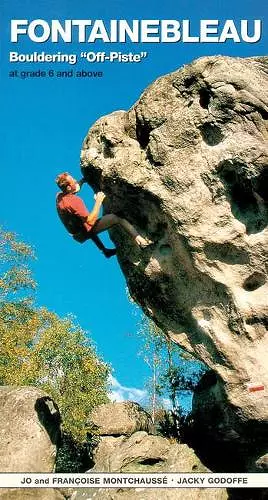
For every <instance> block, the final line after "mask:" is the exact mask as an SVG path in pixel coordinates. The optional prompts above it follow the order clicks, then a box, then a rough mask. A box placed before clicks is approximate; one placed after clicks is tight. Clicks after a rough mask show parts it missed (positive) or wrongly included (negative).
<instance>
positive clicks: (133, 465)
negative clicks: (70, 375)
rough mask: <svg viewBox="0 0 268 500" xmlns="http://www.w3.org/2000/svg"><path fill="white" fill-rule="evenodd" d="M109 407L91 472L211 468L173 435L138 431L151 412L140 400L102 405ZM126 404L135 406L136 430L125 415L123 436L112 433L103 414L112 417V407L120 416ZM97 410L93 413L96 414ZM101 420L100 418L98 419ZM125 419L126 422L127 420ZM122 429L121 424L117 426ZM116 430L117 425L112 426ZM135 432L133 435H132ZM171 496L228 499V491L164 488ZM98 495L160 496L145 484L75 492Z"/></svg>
mask: <svg viewBox="0 0 268 500" xmlns="http://www.w3.org/2000/svg"><path fill="white" fill-rule="evenodd" d="M102 406H103V407H104V406H105V407H106V408H101V407H100V414H101V415H102V418H101V419H99V420H101V422H102V423H101V426H100V427H99V429H100V434H102V432H101V428H103V434H104V435H101V437H100V442H99V444H98V446H97V448H96V449H95V452H94V456H93V461H94V463H95V465H94V467H93V468H92V469H90V471H89V472H114V473H119V472H122V473H135V472H136V473H145V472H147V473H150V474H151V473H157V472H158V473H159V472H164V473H165V472H167V473H168V472H196V473H202V472H210V471H209V470H208V469H207V468H206V467H204V465H203V464H202V463H201V462H200V460H199V459H198V458H197V456H196V455H195V454H194V452H193V450H192V449H191V448H189V447H188V446H187V445H186V444H177V443H174V442H171V441H170V440H169V439H166V438H163V437H161V436H152V435H149V434H148V433H147V432H145V431H135V428H138V427H139V425H140V414H141V413H142V412H143V413H144V414H145V415H147V414H146V413H145V412H144V410H142V408H141V407H140V406H139V405H138V404H137V403H132V402H127V405H126V404H124V405H122V403H113V405H112V409H111V410H110V407H111V405H110V404H107V405H102ZM126 408H127V409H128V412H129V409H130V408H132V410H133V408H134V409H135V412H133V414H132V416H131V423H132V428H133V429H134V430H133V431H132V432H131V431H130V425H129V421H128V420H127V419H126V418H125V417H124V419H121V421H120V428H121V429H122V434H123V435H121V436H114V435H112V436H108V435H107V426H106V424H105V422H104V418H103V416H104V415H105V421H106V419H109V418H108V415H109V410H110V415H111V419H112V417H114V419H115V420H116V418H118V417H117V416H116V413H117V409H118V414H119V416H120V415H122V412H123V414H125V412H126ZM94 414H95V412H94V413H93V415H94ZM135 414H136V419H137V420H136V426H135V425H133V424H134V422H135ZM97 420H98V419H97ZM123 421H124V424H123ZM117 429H118V427H117ZM112 430H113V431H114V428H113V429H112ZM129 434H131V435H129ZM162 495H163V498H168V499H170V500H173V499H174V500H175V499H180V498H181V499H184V498H186V499H188V498H189V499H193V498H194V499H204V500H205V499H211V500H212V499H213V500H214V499H217V500H224V499H226V498H227V493H226V490H225V489H221V490H217V489H196V490H192V491H191V490H185V489H183V490H178V489H170V490H168V489H165V490H164V489H160V490H159V494H158V495H157V497H158V498H160V497H161V498H162ZM93 496H94V499H100V500H102V499H106V498H107V499H114V500H119V499H120V498H131V499H133V500H134V499H137V500H138V499H141V498H144V499H148V500H150V499H154V498H156V491H155V489H153V488H149V489H143V488H134V489H130V488H122V487H120V488H118V489H106V488H99V489H95V488H94V489H93V488H85V489H83V488H82V489H80V488H79V490H77V491H76V492H75V500H82V499H84V498H93Z"/></svg>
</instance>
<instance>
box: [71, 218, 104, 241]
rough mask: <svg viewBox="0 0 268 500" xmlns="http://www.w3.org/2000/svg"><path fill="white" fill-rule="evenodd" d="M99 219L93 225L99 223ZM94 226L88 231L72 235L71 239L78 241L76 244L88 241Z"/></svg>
mask: <svg viewBox="0 0 268 500" xmlns="http://www.w3.org/2000/svg"><path fill="white" fill-rule="evenodd" d="M99 220H100V219H97V220H96V222H95V224H96V223H97V222H98V221H99ZM95 224H93V226H92V227H91V230H90V231H81V232H80V233H76V234H72V237H73V239H74V240H75V241H78V243H85V241H87V240H90V239H91V238H92V236H93V232H92V229H93V228H94V226H95Z"/></svg>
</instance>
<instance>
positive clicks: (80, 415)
mask: <svg viewBox="0 0 268 500" xmlns="http://www.w3.org/2000/svg"><path fill="white" fill-rule="evenodd" d="M0 250H1V254H0V259H1V260H0V295H1V300H0V342H1V347H0V383H1V384H2V385H3V384H5V385H33V386H36V387H40V388H42V389H43V390H44V391H46V392H47V393H48V394H49V395H50V396H51V397H52V398H53V399H54V400H55V402H56V403H57V404H58V406H59V409H60V412H61V416H62V422H63V430H64V432H65V433H68V434H71V435H72V437H73V438H74V439H76V440H78V441H80V442H82V441H83V440H85V438H86V435H87V433H88V432H90V431H91V428H90V425H89V423H88V422H87V418H88V414H89V412H90V411H91V410H92V409H93V408H94V407H95V406H97V405H99V404H100V403H103V402H107V401H108V396H107V384H108V382H107V380H108V375H109V371H110V370H109V367H108V366H107V364H105V363H104V362H103V361H102V360H100V359H99V358H98V356H97V354H96V350H95V348H94V346H93V344H92V342H91V341H90V340H89V339H88V337H87V336H86V334H85V332H84V331H83V330H82V329H81V328H80V327H79V326H78V325H76V324H75V323H74V321H73V320H72V318H71V317H70V318H64V319H62V318H60V317H58V316H57V315H56V314H55V313H52V312H49V311H48V310H47V309H46V308H37V307H35V306H34V302H33V298H32V297H31V292H32V290H33V289H34V288H35V286H36V284H35V282H34V280H33V278H32V275H31V272H30V270H29V267H28V261H29V259H30V258H32V257H33V252H32V250H31V248H30V247H29V246H28V245H25V244H24V243H21V242H19V241H18V240H17V238H16V236H15V235H14V234H12V233H7V232H4V231H3V230H2V231H1V232H0Z"/></svg>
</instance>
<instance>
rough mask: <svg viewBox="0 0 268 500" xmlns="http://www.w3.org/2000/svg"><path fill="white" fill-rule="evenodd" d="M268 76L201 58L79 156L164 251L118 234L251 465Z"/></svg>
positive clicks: (261, 374)
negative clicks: (208, 373)
mask: <svg viewBox="0 0 268 500" xmlns="http://www.w3.org/2000/svg"><path fill="white" fill-rule="evenodd" d="M267 72H268V58H265V57H256V58H249V59H240V58H229V57H221V56H217V57H205V58H201V59H199V60H197V61H195V62H193V63H192V64H190V65H188V66H185V67H183V68H182V69H179V70H178V71H175V72H174V73H171V74H169V75H166V76H163V77H161V78H159V79H158V80H156V81H155V82H154V83H153V84H152V85H151V86H149V87H148V89H147V90H146V91H145V92H144V93H143V94H142V96H141V98H140V99H139V100H138V102H137V103H136V104H135V105H134V106H133V107H132V108H131V109H130V110H129V111H117V112H114V113H112V114H110V115H108V116H105V117H102V118H101V119H100V120H98V121H97V122H96V123H95V124H94V126H93V127H92V128H91V129H90V130H89V133H88V135H87V137H86V138H85V141H84V144H83V149H82V154H81V165H82V171H83V174H84V175H85V177H86V178H87V181H88V183H89V184H91V185H92V186H93V188H94V189H95V190H103V191H104V192H105V193H106V195H107V198H106V201H105V211H106V212H107V213H111V212H113V213H116V214H117V215H120V216H123V217H126V218H127V219H128V220H129V221H130V222H132V223H133V225H134V226H136V227H137V228H138V230H139V231H140V232H141V233H142V234H143V235H145V236H148V237H149V238H150V239H152V240H153V241H154V242H155V244H154V245H153V246H150V247H148V248H147V249H146V250H140V249H139V248H137V247H136V246H135V244H134V243H133V241H131V239H130V238H129V236H128V235H127V234H126V233H125V232H124V231H123V230H122V229H121V228H120V227H119V228H118V227H116V228H114V229H113V230H112V231H111V236H112V239H113V241H114V242H115V244H116V247H117V249H118V261H119V263H120V266H121V268H122V271H123V273H124V274H125V277H126V280H127V283H128V286H129V290H130V293H131V295H132V296H133V297H134V299H135V300H136V301H137V302H138V303H139V304H140V305H141V307H142V308H143V310H144V311H145V313H146V314H147V315H149V316H150V317H151V318H152V319H153V320H154V321H155V322H156V323H157V324H158V325H159V326H160V327H161V328H162V329H163V330H164V331H165V332H166V334H167V335H168V336H169V337H170V338H171V339H172V340H174V341H175V342H176V343H178V344H179V345H180V346H181V347H183V348H184V349H185V350H187V351H188V352H190V353H191V354H193V355H194V356H196V357H197V358H199V359H200V360H202V361H203V362H204V363H206V365H207V366H208V367H210V368H211V369H212V370H213V372H214V373H215V377H216V378H215V384H214V385H215V387H214V392H215V391H216V396H215V398H214V399H215V400H217V401H218V402H219V404H218V409H219V411H220V412H221V413H222V426H223V427H222V428H226V432H228V433H229V434H228V435H229V436H230V440H231V441H232V440H233V439H234V436H236V440H239V439H240V440H241V439H242V440H244V441H245V443H247V442H248V440H250V439H251V440H252V439H253V438H254V439H253V441H254V446H255V452H254V453H255V456H254V457H253V456H252V460H253V462H254V463H255V462H256V460H258V457H260V456H263V455H265V453H266V451H267V446H266V443H267V426H268V424H267V422H268V393H267V388H268V363H267V360H268V336H267V324H268V304H267V302H268V299H267V296H268V294H267V290H268V285H267V249H268V244H267V240H268V238H267V235H268V232H267V221H268V205H267V201H268V162H267V160H268V148H267V136H268V132H267V119H268V85H267V81H268V76H267ZM115 293H116V292H115ZM256 388H259V390H255V389H256ZM209 390H211V389H209ZM197 406H198V405H197ZM216 407H217V405H216ZM198 408H199V410H198V411H199V414H200V412H201V413H202V404H201V405H200V406H199V407H198ZM203 411H204V413H205V414H207V412H206V409H205V407H204V409H203ZM207 418H208V420H209V418H210V415H208V416H207ZM211 418H212V417H211ZM208 424H209V425H210V426H213V419H212V422H208ZM217 426H218V424H217V425H216V427H215V433H216V434H218V433H219V429H218V427H217ZM221 432H222V429H221ZM252 433H253V434H252ZM252 436H253V438H252ZM219 439H221V436H220V437H219ZM264 448H265V449H264ZM253 462H252V463H253ZM247 468H248V469H250V468H253V469H254V466H253V465H252V466H251V465H248V466H247Z"/></svg>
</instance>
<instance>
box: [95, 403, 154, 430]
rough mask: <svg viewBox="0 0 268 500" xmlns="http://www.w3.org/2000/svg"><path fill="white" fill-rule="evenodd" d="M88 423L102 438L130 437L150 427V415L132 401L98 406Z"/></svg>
mask: <svg viewBox="0 0 268 500" xmlns="http://www.w3.org/2000/svg"><path fill="white" fill-rule="evenodd" d="M90 421H91V423H92V424H93V425H95V426H96V427H97V429H98V433H99V434H100V435H102V436H105V435H106V436H120V435H130V434H133V433H134V432H136V431H149V430H150V429H151V427H152V420H151V417H150V415H149V414H148V413H146V411H144V410H143V408H142V407H141V406H140V405H139V404H138V403H134V402H133V401H123V402H122V403H105V404H102V405H99V406H97V407H96V408H95V409H94V410H93V411H92V413H91V415H90Z"/></svg>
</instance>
